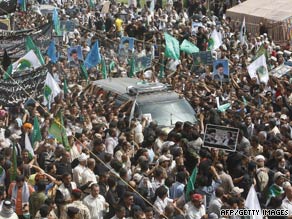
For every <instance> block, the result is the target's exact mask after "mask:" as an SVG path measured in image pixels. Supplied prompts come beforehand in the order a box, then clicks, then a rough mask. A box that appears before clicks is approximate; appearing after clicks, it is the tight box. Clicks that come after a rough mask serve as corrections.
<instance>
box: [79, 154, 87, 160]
mask: <svg viewBox="0 0 292 219" xmlns="http://www.w3.org/2000/svg"><path fill="white" fill-rule="evenodd" d="M87 159H88V155H86V154H84V153H82V154H80V156H79V157H78V160H79V161H85V160H87Z"/></svg>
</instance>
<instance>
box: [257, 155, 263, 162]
mask: <svg viewBox="0 0 292 219" xmlns="http://www.w3.org/2000/svg"><path fill="white" fill-rule="evenodd" d="M259 160H263V161H265V160H266V158H265V157H264V156H263V155H257V156H256V157H255V161H259Z"/></svg>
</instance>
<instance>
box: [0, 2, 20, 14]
mask: <svg viewBox="0 0 292 219" xmlns="http://www.w3.org/2000/svg"><path fill="white" fill-rule="evenodd" d="M16 5H17V1H16V0H0V16H2V15H7V14H9V13H13V12H15V10H16Z"/></svg>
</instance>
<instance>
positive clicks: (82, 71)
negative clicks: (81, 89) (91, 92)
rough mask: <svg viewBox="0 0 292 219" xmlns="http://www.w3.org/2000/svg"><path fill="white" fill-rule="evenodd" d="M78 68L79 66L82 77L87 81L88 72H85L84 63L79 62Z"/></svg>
mask: <svg viewBox="0 0 292 219" xmlns="http://www.w3.org/2000/svg"><path fill="white" fill-rule="evenodd" d="M80 68H81V74H82V77H83V78H85V80H86V81H88V72H87V70H86V68H85V66H84V64H81V65H80Z"/></svg>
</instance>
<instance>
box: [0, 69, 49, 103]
mask: <svg viewBox="0 0 292 219" xmlns="http://www.w3.org/2000/svg"><path fill="white" fill-rule="evenodd" d="M47 73H48V69H47V68H46V67H43V68H39V69H37V70H35V71H26V72H22V74H21V75H18V76H17V75H16V76H14V75H13V79H14V80H13V79H8V80H5V81H4V80H1V81H0V105H2V106H5V107H13V106H16V105H17V104H18V103H19V102H23V103H24V102H25V101H26V100H27V99H29V98H30V97H29V96H28V95H27V93H28V94H29V95H30V96H32V97H33V98H35V99H37V98H40V97H41V96H42V95H43V88H44V82H45V79H46V75H47ZM24 90H25V91H26V92H24Z"/></svg>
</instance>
